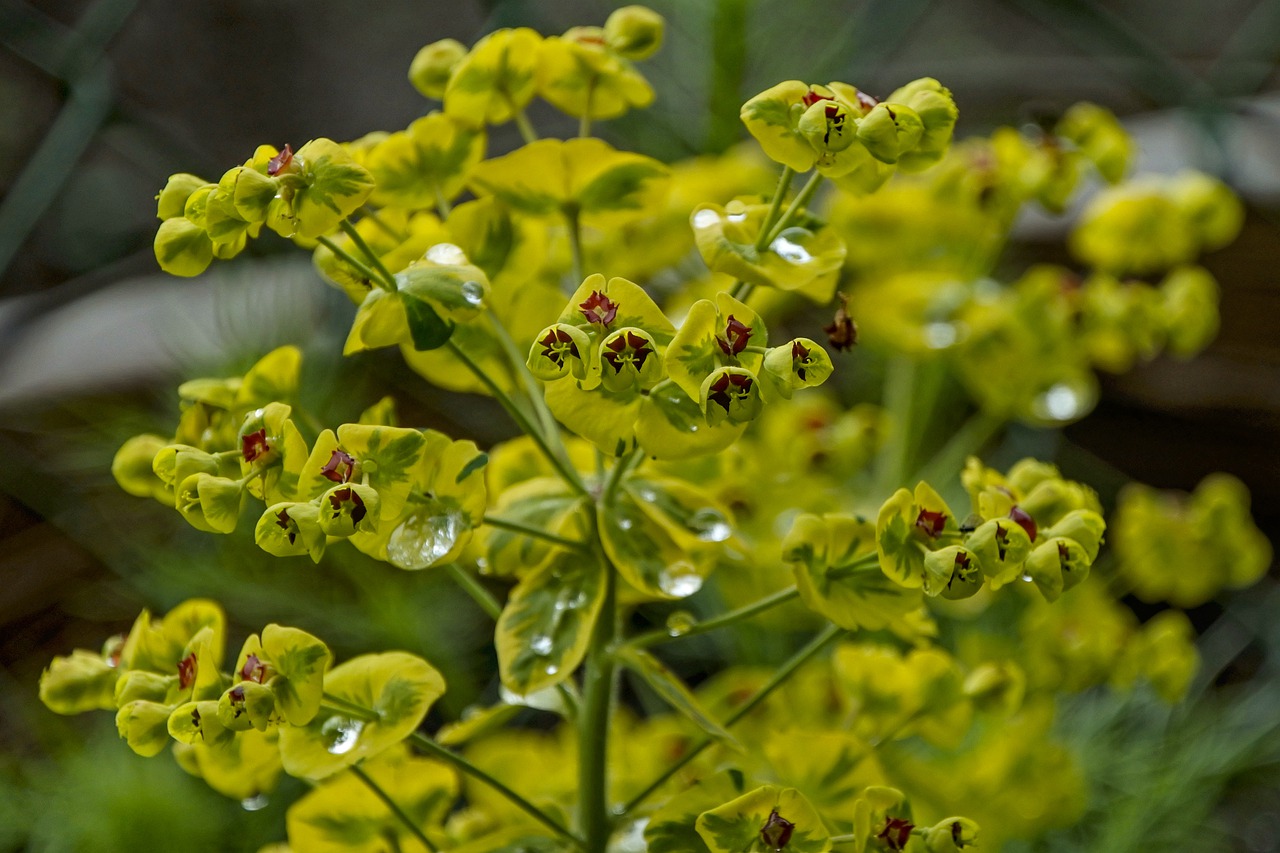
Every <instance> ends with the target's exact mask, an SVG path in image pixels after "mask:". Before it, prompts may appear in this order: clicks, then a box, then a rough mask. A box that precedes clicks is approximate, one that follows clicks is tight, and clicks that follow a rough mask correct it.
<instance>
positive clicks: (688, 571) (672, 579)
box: [658, 563, 702, 598]
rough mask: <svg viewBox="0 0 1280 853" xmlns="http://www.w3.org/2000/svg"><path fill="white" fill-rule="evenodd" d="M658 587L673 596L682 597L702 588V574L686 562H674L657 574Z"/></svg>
mask: <svg viewBox="0 0 1280 853" xmlns="http://www.w3.org/2000/svg"><path fill="white" fill-rule="evenodd" d="M658 588H659V589H661V590H662V591H663V592H665V593H666V594H667V595H670V596H672V597H674V598H684V597H686V596H689V595H693V594H694V593H695V592H697V591H698V590H700V589H702V576H701V575H699V574H698V573H697V572H696V571H694V569H693V566H691V565H690V564H688V563H675V564H673V565H671V566H669V567H668V568H667V569H665V570H664V571H663V572H662V573H661V574H660V575H658Z"/></svg>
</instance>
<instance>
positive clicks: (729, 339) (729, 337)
mask: <svg viewBox="0 0 1280 853" xmlns="http://www.w3.org/2000/svg"><path fill="white" fill-rule="evenodd" d="M750 339H751V327H750V326H748V325H747V324H746V323H743V322H742V321H741V320H739V319H738V318H737V317H734V316H733V315H732V314H730V315H729V322H727V323H726V324H725V330H724V337H723V338H722V337H719V336H716V343H717V344H719V345H720V350H721V351H722V352H723V353H724V354H725V355H740V354H741V353H742V351H743V350H744V349H746V348H747V342H748V341H749V340H750Z"/></svg>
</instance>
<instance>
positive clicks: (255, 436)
mask: <svg viewBox="0 0 1280 853" xmlns="http://www.w3.org/2000/svg"><path fill="white" fill-rule="evenodd" d="M270 452H271V445H270V444H268V443H267V430H266V427H263V428H262V429H260V430H258V431H257V432H251V433H249V434H248V435H243V436H241V437H240V455H241V456H243V457H244V461H245V462H254V461H256V460H258V459H259V458H261V457H262V456H264V455H266V454H267V453H270Z"/></svg>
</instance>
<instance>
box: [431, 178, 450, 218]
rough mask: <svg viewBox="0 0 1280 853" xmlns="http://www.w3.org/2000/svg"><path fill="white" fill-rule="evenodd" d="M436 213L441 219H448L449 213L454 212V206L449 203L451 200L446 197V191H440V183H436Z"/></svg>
mask: <svg viewBox="0 0 1280 853" xmlns="http://www.w3.org/2000/svg"><path fill="white" fill-rule="evenodd" d="M435 191H436V213H438V214H439V215H440V218H441V219H448V218H449V214H450V213H452V212H453V208H452V207H451V206H450V205H449V200H448V199H447V198H445V197H444V193H443V192H441V191H440V184H439V183H436V185H435Z"/></svg>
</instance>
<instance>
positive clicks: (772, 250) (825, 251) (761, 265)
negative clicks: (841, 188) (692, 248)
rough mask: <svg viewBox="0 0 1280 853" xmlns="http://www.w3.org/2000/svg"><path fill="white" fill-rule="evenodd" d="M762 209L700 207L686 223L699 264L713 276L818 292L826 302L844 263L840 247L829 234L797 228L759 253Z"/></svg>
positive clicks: (831, 231) (764, 208) (837, 239)
mask: <svg viewBox="0 0 1280 853" xmlns="http://www.w3.org/2000/svg"><path fill="white" fill-rule="evenodd" d="M767 212H768V208H767V206H765V205H762V204H753V205H744V204H742V203H741V202H736V201H735V202H730V203H729V204H728V205H726V206H724V207H722V206H720V205H718V204H702V205H699V206H698V207H696V208H694V211H693V213H692V215H691V216H690V218H689V221H690V223H691V224H692V226H693V237H694V242H695V243H696V244H697V246H698V253H699V254H700V255H702V260H703V261H705V262H706V264H707V267H708V268H710V269H711V270H712V271H713V272H722V273H727V274H728V275H732V276H734V277H735V278H738V279H741V280H742V281H745V282H749V283H751V284H755V285H759V286H761V287H775V288H777V289H779V290H801V289H804V290H805V293H806V295H810V293H811V291H812V294H814V295H817V294H819V293H824V294H825V295H826V297H827V298H828V299H829V298H830V295H831V293H832V292H834V289H835V283H836V278H837V277H838V275H839V272H840V268H841V266H842V265H843V264H844V259H845V254H846V248H845V244H844V241H843V240H842V239H841V238H840V237H839V235H837V234H836V232H835V230H834V229H832V228H828V227H825V226H824V227H819V228H817V229H816V230H810V229H809V228H804V227H801V226H793V227H791V228H787V229H784V230H783V231H782V232H780V233H779V234H778V236H777V237H776V238H774V240H773V242H772V243H770V244H769V245H768V246H766V247H765V248H764V249H763V250H757V249H756V247H755V242H756V239H757V235H758V234H759V232H760V228H761V227H763V225H764V218H765V216H766V214H767Z"/></svg>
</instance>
